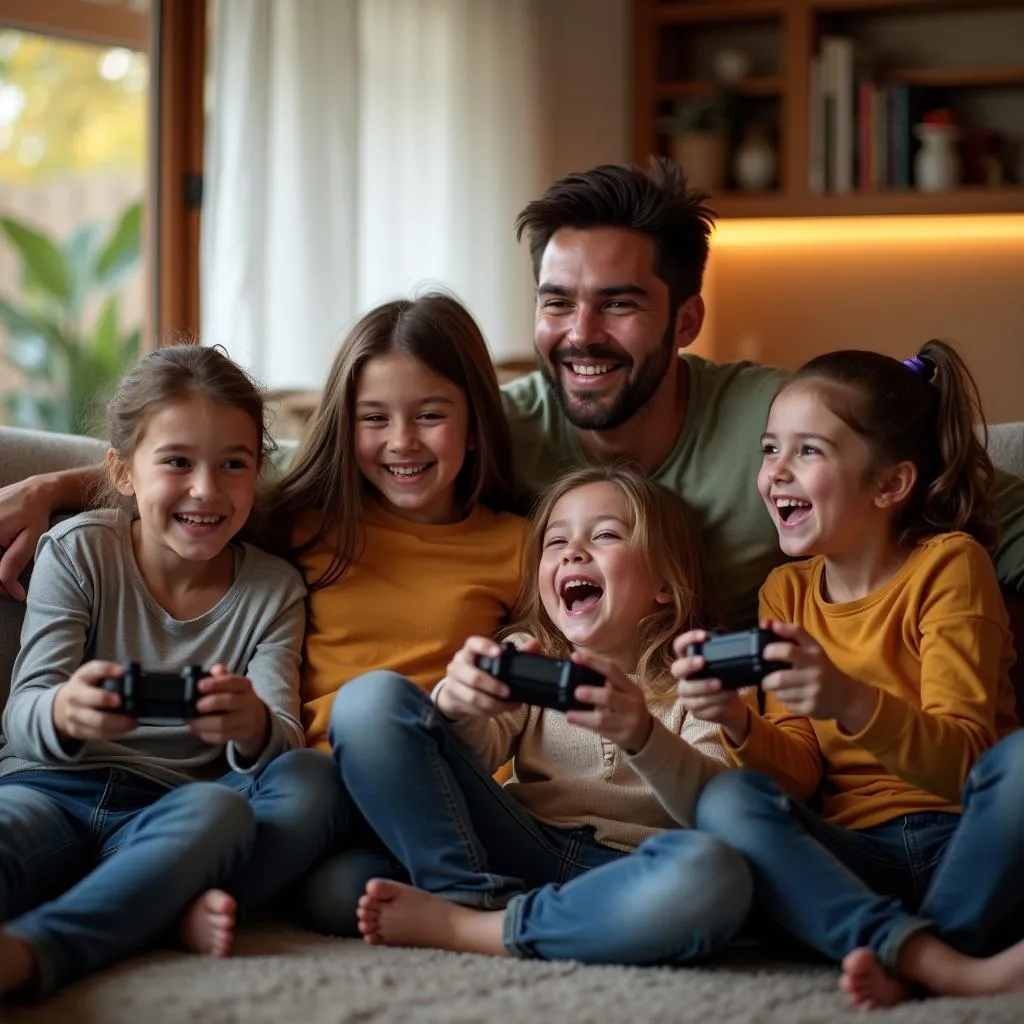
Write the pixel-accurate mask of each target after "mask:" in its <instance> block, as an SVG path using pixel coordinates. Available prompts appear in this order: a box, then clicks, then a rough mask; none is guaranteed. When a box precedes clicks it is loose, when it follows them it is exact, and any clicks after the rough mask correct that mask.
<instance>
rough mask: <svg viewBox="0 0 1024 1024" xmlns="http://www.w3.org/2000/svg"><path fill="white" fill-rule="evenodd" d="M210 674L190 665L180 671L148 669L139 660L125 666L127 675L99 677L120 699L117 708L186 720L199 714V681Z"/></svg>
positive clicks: (139, 714) (137, 715)
mask: <svg viewBox="0 0 1024 1024" xmlns="http://www.w3.org/2000/svg"><path fill="white" fill-rule="evenodd" d="M207 674H208V673H207V672H206V671H205V670H204V669H202V668H201V667H200V666H199V665H188V666H186V667H185V668H183V669H182V670H181V671H180V672H178V673H173V672H147V671H145V670H143V669H142V668H141V667H140V666H139V664H138V663H137V662H134V661H133V662H131V663H130V664H128V665H125V666H124V675H121V676H108V677H106V678H105V679H102V680H100V687H101V689H104V690H106V691H108V692H109V693H116V694H117V695H118V696H119V697H120V698H121V704H120V707H119V708H118V709H116V710H119V711H121V712H122V713H123V714H127V715H131V716H132V717H134V718H161V719H186V718H195V717H197V716H198V715H199V713H200V712H199V711H198V710H197V709H196V704H197V702H198V700H199V697H200V693H199V680H200V679H202V678H204V677H205V676H206V675H207Z"/></svg>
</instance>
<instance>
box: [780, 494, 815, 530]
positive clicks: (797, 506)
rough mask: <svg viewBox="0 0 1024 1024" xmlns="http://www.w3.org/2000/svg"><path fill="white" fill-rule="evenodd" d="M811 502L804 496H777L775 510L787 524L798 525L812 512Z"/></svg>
mask: <svg viewBox="0 0 1024 1024" xmlns="http://www.w3.org/2000/svg"><path fill="white" fill-rule="evenodd" d="M811 507H812V506H811V503H810V502H809V501H804V500H803V498H776V499H775V510H776V512H778V514H779V519H781V520H782V522H783V523H785V524H786V526H798V525H799V524H800V523H802V522H803V521H804V520H805V519H806V518H807V517H808V516H809V515H810V514H811Z"/></svg>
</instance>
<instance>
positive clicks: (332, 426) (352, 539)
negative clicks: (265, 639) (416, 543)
mask: <svg viewBox="0 0 1024 1024" xmlns="http://www.w3.org/2000/svg"><path fill="white" fill-rule="evenodd" d="M393 352H398V353H403V354H406V355H410V356H412V357H413V358H415V359H418V360H419V361H420V362H422V363H424V364H425V365H426V366H428V367H429V368H430V369H431V370H433V372H434V373H436V374H437V375H438V376H439V377H443V378H444V379H445V380H448V381H451V382H452V383H453V384H455V385H456V386H457V387H458V388H459V389H460V390H461V391H462V392H463V394H465V396H466V401H467V404H468V406H469V433H470V436H471V437H472V438H473V440H474V442H475V444H474V446H473V448H472V449H471V450H469V451H467V452H466V460H465V462H464V463H463V466H462V469H461V471H460V472H459V475H458V477H457V479H456V482H455V498H456V502H457V503H458V505H459V506H460V508H461V509H463V510H464V511H467V512H468V511H469V509H471V508H472V507H473V505H475V504H476V503H477V502H481V503H483V504H485V505H487V506H488V507H490V508H492V509H495V510H505V509H511V508H513V507H515V505H516V498H515V494H514V483H513V479H514V478H513V468H512V434H511V431H510V430H509V426H508V421H507V420H506V418H505V413H504V409H503V408H502V404H501V393H500V392H499V390H498V378H497V374H496V372H495V369H494V364H493V362H492V361H491V357H490V354H489V352H488V350H487V343H486V342H485V341H484V337H483V335H482V334H481V332H480V328H479V327H478V326H477V324H476V321H475V320H474V319H473V316H472V314H471V313H470V312H469V310H467V309H466V307H465V306H463V305H462V303H461V302H459V301H458V300H457V299H455V298H453V297H452V296H450V295H446V294H444V293H442V292H428V293H426V294H424V295H422V296H420V297H419V298H417V299H398V300H395V301H392V302H386V303H384V304H383V305H380V306H377V307H376V308H375V309H372V310H370V312H369V313H367V314H366V315H365V316H363V317H362V318H361V319H360V320H359V321H358V323H356V325H355V326H354V327H353V328H352V330H351V331H350V332H349V334H348V336H347V337H346V338H345V340H344V341H343V342H342V345H341V349H340V350H339V352H338V354H337V356H335V359H334V362H333V363H332V364H331V369H330V371H329V372H328V374H327V382H326V384H325V385H324V389H323V391H322V393H321V396H320V403H319V405H318V406H317V409H316V412H315V413H314V415H313V417H312V420H311V422H310V426H309V428H308V430H307V432H306V436H305V440H304V441H303V444H302V446H301V448H300V449H299V452H298V453H297V455H296V457H295V461H294V463H293V465H292V467H291V468H290V469H289V471H288V472H287V473H286V474H285V475H284V476H283V477H282V478H281V479H280V480H279V481H278V482H277V483H276V484H274V485H273V486H272V488H271V489H270V491H269V493H268V494H267V495H266V497H265V501H264V504H265V506H266V507H267V512H268V518H267V521H266V523H265V532H266V538H267V543H268V544H269V545H270V546H272V547H274V548H275V549H276V550H278V551H279V552H280V553H282V554H284V555H286V556H287V557H288V558H291V559H292V560H298V559H300V558H301V557H302V556H303V555H304V554H306V553H307V552H309V551H311V550H313V549H314V548H317V547H319V546H320V545H321V544H323V543H325V542H327V543H329V544H330V546H331V551H332V555H331V562H330V564H329V566H328V568H327V569H326V571H325V572H324V573H323V574H322V575H321V576H320V578H319V579H317V580H311V581H307V583H308V585H309V586H311V587H312V588H313V589H317V588H320V587H325V586H327V585H328V584H330V583H332V582H334V581H335V580H337V579H340V578H341V577H342V576H343V575H344V574H345V571H346V570H347V568H348V566H349V564H350V563H351V561H352V559H353V558H354V557H356V554H357V548H358V545H359V542H360V533H361V524H362V505H363V500H364V497H365V495H366V492H367V488H368V487H369V485H368V484H367V483H366V481H365V480H364V479H363V476H362V474H361V473H360V471H359V466H358V464H357V462H356V453H355V446H356V439H355V435H356V423H357V421H356V415H355V404H356V386H357V383H358V378H359V373H360V371H361V370H362V368H363V366H364V365H365V364H366V363H367V362H368V361H369V360H371V359H373V358H374V357H375V356H381V355H387V354H390V353H393ZM310 510H316V514H317V519H316V524H315V526H314V527H313V529H312V530H311V531H304V532H303V535H302V538H301V540H299V541H298V542H296V540H295V530H296V526H297V524H298V522H299V520H300V517H303V516H306V515H308V513H309V512H310Z"/></svg>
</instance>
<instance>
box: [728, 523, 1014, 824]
mask: <svg viewBox="0 0 1024 1024" xmlns="http://www.w3.org/2000/svg"><path fill="white" fill-rule="evenodd" d="M823 571H824V562H823V560H822V559H821V558H812V559H809V560H807V561H804V562H796V563H793V564H791V565H785V566H781V567H780V568H778V569H775V570H774V571H773V572H772V573H771V575H770V576H769V577H768V579H767V580H766V581H765V584H764V586H763V587H762V588H761V595H760V614H761V617H762V619H763V618H766V617H767V618H772V619H776V620H778V621H780V622H796V623H799V624H800V625H801V626H803V627H804V629H806V630H807V632H808V633H810V634H811V636H813V637H814V638H815V640H817V641H818V643H819V644H820V645H821V648H822V650H823V651H824V652H825V653H826V654H827V655H828V657H829V658H830V659H831V660H832V662H833V664H835V666H836V667H837V668H838V669H839V670H840V671H841V672H844V673H846V674H847V675H848V676H851V677H852V678H854V679H858V680H860V681H861V682H865V683H870V684H871V685H872V686H874V687H877V689H878V704H877V706H876V707H875V712H874V714H873V715H872V717H871V720H870V721H869V722H868V724H867V725H866V726H865V727H864V729H863V730H861V732H859V733H856V734H845V733H843V732H842V731H841V730H840V729H839V727H838V725H837V724H836V723H835V722H834V721H811V720H809V719H807V718H803V717H801V716H799V715H793V714H790V713H789V712H787V710H786V709H785V707H784V706H783V705H782V704H781V703H780V702H779V701H778V700H777V699H776V698H773V697H772V695H771V694H768V695H767V700H766V708H765V711H766V714H765V717H764V718H759V717H757V716H756V715H752V716H751V726H750V733H749V735H748V736H747V738H746V740H745V742H744V743H743V744H742V745H741V746H739V747H731V748H730V747H729V744H728V743H727V744H726V746H727V748H728V749H729V753H730V755H731V757H732V759H733V761H734V762H735V763H737V764H740V765H748V766H750V767H753V768H758V769H761V770H762V771H765V772H768V773H770V774H771V775H773V776H774V777H775V778H777V779H779V781H780V782H781V783H782V784H783V785H784V786H785V787H786V789H787V790H788V791H789V792H791V793H792V794H793V795H794V796H796V797H798V798H800V799H809V798H810V797H811V796H812V795H813V794H814V793H815V791H816V790H817V789H818V786H819V783H820V784H822V788H821V797H822V800H823V813H824V816H825V818H826V819H827V820H829V821H831V822H833V823H834V824H836V825H840V826H843V827H845V828H855V829H862V828H869V827H870V826H872V825H878V824H881V823H883V822H886V821H890V820H891V819H893V818H896V817H899V816H901V815H904V814H912V813H915V812H919V811H946V812H956V811H958V810H959V809H960V807H959V802H960V793H961V791H962V789H963V786H964V783H965V781H966V779H967V774H968V772H969V771H970V770H971V766H972V765H973V764H974V762H975V760H977V758H978V757H979V756H980V755H981V754H982V753H984V752H985V751H986V750H987V749H988V748H989V747H991V746H993V745H994V744H995V743H996V742H997V741H998V740H999V739H1000V738H1001V737H1002V736H1004V735H1006V733H1008V732H1011V731H1012V730H1013V729H1015V728H1017V726H1018V722H1017V719H1016V713H1015V710H1014V694H1013V689H1012V686H1011V684H1010V679H1009V675H1008V671H1009V668H1010V665H1011V664H1012V663H1013V659H1014V652H1013V641H1012V638H1011V634H1010V628H1009V620H1008V618H1007V614H1006V609H1005V608H1004V606H1003V601H1002V596H1001V594H1000V592H999V586H998V583H997V580H996V575H995V570H994V569H993V567H992V560H991V558H990V557H989V555H988V553H987V552H986V551H985V550H984V549H983V548H982V547H981V545H979V544H978V543H977V542H976V541H974V540H973V539H972V538H970V537H968V536H967V535H966V534H963V533H947V534H940V535H938V536H935V537H931V538H929V539H927V540H925V541H923V542H921V543H920V544H919V545H918V546H917V547H916V548H915V549H914V551H913V552H912V553H911V554H910V556H909V557H908V558H907V560H906V562H905V563H904V564H903V566H902V567H901V568H900V570H899V572H898V573H897V574H896V575H895V576H894V577H893V578H892V579H891V580H890V581H889V582H888V583H886V584H885V585H884V586H882V587H880V588H879V589H878V590H875V591H873V592H872V593H870V594H868V595H867V596H866V597H863V598H860V599H859V600H856V601H850V602H846V603H840V604H830V603H828V602H827V601H825V600H824V599H823V597H822V573H823Z"/></svg>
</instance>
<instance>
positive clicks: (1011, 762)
mask: <svg viewBox="0 0 1024 1024" xmlns="http://www.w3.org/2000/svg"><path fill="white" fill-rule="evenodd" d="M992 775H995V776H997V779H996V781H998V780H999V779H1013V780H1014V781H1015V783H1016V782H1019V780H1020V779H1021V778H1024V729H1016V730H1014V731H1013V732H1011V733H1009V734H1008V735H1006V736H1004V737H1003V738H1002V739H1001V740H1000V741H999V742H998V743H997V744H996V745H995V746H994V747H990V748H989V749H988V750H986V751H985V753H984V754H982V755H981V757H979V758H978V760H977V761H976V762H975V765H974V768H973V769H972V770H971V777H970V781H971V782H972V783H973V784H975V785H978V784H983V783H984V781H988V780H990V779H991V776H992ZM979 776H980V778H979Z"/></svg>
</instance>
